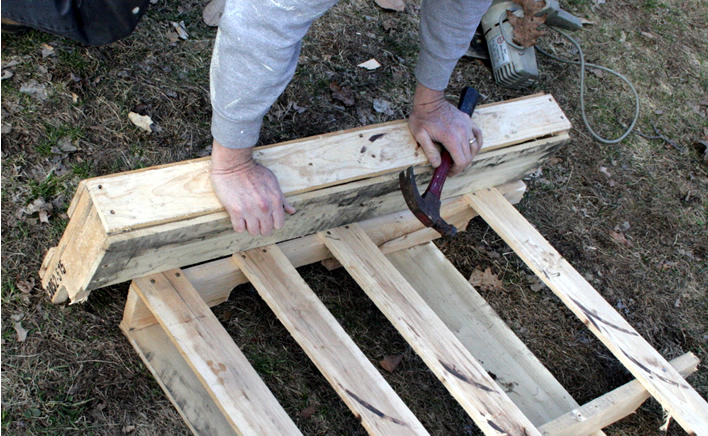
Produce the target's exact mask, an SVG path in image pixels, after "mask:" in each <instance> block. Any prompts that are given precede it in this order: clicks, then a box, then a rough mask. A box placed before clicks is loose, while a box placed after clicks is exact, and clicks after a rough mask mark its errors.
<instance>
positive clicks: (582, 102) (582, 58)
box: [507, 29, 639, 144]
mask: <svg viewBox="0 0 708 436" xmlns="http://www.w3.org/2000/svg"><path fill="white" fill-rule="evenodd" d="M553 30H555V31H556V32H558V33H560V34H561V35H563V36H565V37H566V38H568V40H569V41H570V42H572V43H573V45H575V48H577V49H578V57H579V58H580V60H579V61H574V60H570V59H563V58H559V57H557V56H554V55H552V54H550V53H548V52H546V51H545V50H543V49H541V48H539V47H538V46H537V47H536V50H538V51H539V52H540V53H541V54H543V55H545V56H548V57H549V58H551V59H553V60H556V61H558V62H563V63H567V64H574V65H580V112H581V114H582V116H583V123H585V127H586V128H587V129H588V132H590V134H591V135H592V136H593V138H595V139H597V140H598V141H600V142H602V143H604V144H617V143H619V142H621V141H622V140H623V139H624V138H626V137H627V136H628V135H629V134H630V133H632V131H633V130H634V126H635V125H636V124H637V121H638V120H639V94H637V90H636V89H635V88H634V85H632V83H631V82H630V81H629V80H628V79H627V78H626V77H624V76H623V75H622V74H620V73H618V72H617V71H614V70H611V69H609V68H606V67H603V66H600V65H595V64H590V63H586V62H585V55H583V50H582V49H581V48H580V44H579V43H578V41H576V40H575V39H573V38H572V37H571V36H570V35H568V34H567V33H565V32H563V31H562V30H558V29H553ZM507 43H508V40H507ZM586 68H598V69H600V70H603V71H607V72H608V73H610V74H613V75H615V76H617V77H619V78H620V79H622V80H624V82H625V83H626V84H627V85H629V87H630V89H631V90H632V92H633V93H634V102H635V105H634V117H633V118H632V122H631V123H630V124H629V127H627V129H626V130H625V131H624V133H623V134H622V135H621V136H620V137H618V138H617V139H607V138H603V137H602V136H600V135H599V134H598V133H596V132H595V130H593V128H592V127H591V126H590V122H589V121H588V117H587V115H586V114H585V69H586Z"/></svg>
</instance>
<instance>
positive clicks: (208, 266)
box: [123, 181, 526, 330]
mask: <svg viewBox="0 0 708 436" xmlns="http://www.w3.org/2000/svg"><path fill="white" fill-rule="evenodd" d="M498 189H499V191H500V192H502V193H503V194H504V196H505V198H507V199H508V200H509V201H510V202H511V203H514V204H515V203H518V202H519V201H521V198H522V197H523V194H524V192H525V191H526V185H525V184H524V183H523V182H521V181H516V182H513V183H508V184H506V185H502V186H499V187H498ZM441 215H442V216H443V217H444V218H445V219H446V220H447V221H448V222H449V223H452V224H453V225H456V226H457V227H458V228H459V229H464V228H465V227H466V226H467V222H468V221H469V220H470V219H472V218H474V217H475V216H476V213H475V212H474V210H473V209H471V208H470V207H469V206H468V205H467V202H466V201H465V200H464V199H463V198H462V197H461V196H460V197H453V198H449V199H446V200H444V201H443V204H442V208H441ZM360 225H361V226H362V228H363V229H364V230H365V231H366V233H367V234H368V235H369V237H370V238H371V239H372V240H373V241H374V242H375V243H376V245H378V246H379V248H380V249H381V251H382V252H383V253H384V254H387V253H391V252H393V251H397V250H402V249H405V248H408V247H411V246H414V245H418V244H422V243H425V242H428V241H431V240H433V239H437V238H439V237H440V234H439V233H438V232H436V231H435V230H433V229H430V228H428V227H424V226H423V225H422V224H421V223H420V221H418V219H417V218H415V216H414V215H413V214H412V213H411V212H410V211H408V210H403V211H400V212H395V213H392V214H389V215H385V216H382V217H377V218H372V219H368V220H365V221H362V222H361V223H360ZM278 247H280V250H281V251H283V253H285V255H286V256H287V258H288V259H289V260H290V262H291V263H292V264H293V265H294V266H295V267H300V266H303V265H309V264H311V263H315V262H319V261H322V260H326V259H328V258H329V259H330V260H332V259H331V258H330V256H331V255H330V253H329V250H327V248H326V247H325V245H324V243H322V241H321V240H320V239H319V238H318V237H317V235H316V234H313V235H309V236H304V237H301V238H297V239H291V240H288V241H283V242H280V243H278ZM183 272H184V275H185V276H186V277H187V278H188V279H189V281H190V282H192V284H193V285H194V287H195V288H196V289H197V290H198V292H199V294H200V295H201V296H202V298H203V299H204V301H205V302H206V303H207V304H208V305H209V306H215V305H217V304H220V303H222V302H224V301H226V300H227V299H228V298H229V294H230V293H231V290H232V289H233V288H234V287H236V286H238V285H241V284H243V283H247V282H248V279H247V278H246V276H245V275H244V274H243V273H242V272H241V270H240V269H239V268H238V267H237V266H236V264H234V263H233V262H232V261H231V259H230V258H225V259H219V260H215V261H211V262H207V263H204V264H201V265H197V266H194V267H191V268H184V269H183ZM156 322H157V320H156V319H155V317H154V316H153V314H152V312H151V311H150V309H149V308H148V307H147V306H146V305H145V303H143V301H142V300H141V299H140V298H135V297H131V295H130V294H129V295H128V303H127V304H126V309H125V312H124V317H123V325H124V326H125V327H126V328H128V329H131V330H135V329H141V328H144V327H148V326H150V325H152V324H155V323H156Z"/></svg>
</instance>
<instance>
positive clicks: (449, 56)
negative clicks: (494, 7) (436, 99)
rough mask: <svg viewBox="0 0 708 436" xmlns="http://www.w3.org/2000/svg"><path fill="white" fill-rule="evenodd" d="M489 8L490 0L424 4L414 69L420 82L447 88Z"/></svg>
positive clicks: (436, 0)
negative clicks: (418, 48)
mask: <svg viewBox="0 0 708 436" xmlns="http://www.w3.org/2000/svg"><path fill="white" fill-rule="evenodd" d="M490 4H491V0H423V6H422V8H421V11H420V53H419V54H418V63H417V64H416V68H415V77H416V79H417V80H418V82H420V83H421V84H422V85H424V86H426V87H428V88H430V89H434V90H437V91H441V90H443V89H445V88H446V87H447V84H448V82H449V81H450V75H451V74H452V70H453V69H454V68H455V65H456V64H457V61H458V60H459V59H460V58H461V57H462V55H464V54H465V52H466V51H467V48H468V47H469V44H470V41H471V40H472V37H473V36H474V32H475V30H476V29H477V26H478V25H479V22H480V20H481V19H482V15H484V13H485V12H486V11H487V9H488V8H489V5H490Z"/></svg>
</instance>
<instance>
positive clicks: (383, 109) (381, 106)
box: [374, 98, 393, 116]
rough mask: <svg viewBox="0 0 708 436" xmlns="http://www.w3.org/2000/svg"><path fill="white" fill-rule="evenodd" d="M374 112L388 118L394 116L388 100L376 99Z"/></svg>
mask: <svg viewBox="0 0 708 436" xmlns="http://www.w3.org/2000/svg"><path fill="white" fill-rule="evenodd" d="M374 110H375V111H376V112H378V113H381V114H385V115H388V116H393V110H392V109H391V102H390V101H386V100H381V99H380V98H375V99H374Z"/></svg>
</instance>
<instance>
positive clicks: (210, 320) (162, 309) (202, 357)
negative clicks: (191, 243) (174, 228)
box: [132, 270, 300, 435]
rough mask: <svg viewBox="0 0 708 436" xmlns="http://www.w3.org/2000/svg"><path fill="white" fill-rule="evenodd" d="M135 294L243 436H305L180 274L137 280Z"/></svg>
mask: <svg viewBox="0 0 708 436" xmlns="http://www.w3.org/2000/svg"><path fill="white" fill-rule="evenodd" d="M132 288H133V289H134V290H135V291H136V292H137V294H138V295H139V296H140V298H142V299H143V300H144V301H145V303H146V304H147V305H148V307H149V308H150V310H151V311H152V312H153V313H154V314H155V317H156V318H157V319H158V321H159V322H160V326H161V327H162V329H163V330H164V332H165V333H166V334H167V336H169V338H170V340H171V341H172V343H173V344H174V345H175V347H176V348H177V350H179V353H180V354H181V356H182V357H183V358H184V361H186V362H187V364H188V365H189V367H190V369H191V370H192V372H193V373H194V374H196V376H197V377H198V379H199V381H200V382H201V384H202V386H203V387H204V388H205V390H206V391H207V392H208V393H209V396H210V397H211V399H212V400H213V401H214V403H215V404H216V405H217V406H218V408H219V410H221V412H222V413H223V415H224V417H225V418H226V420H227V421H228V423H229V425H230V426H231V428H232V429H233V430H234V431H235V432H236V433H237V434H252V435H267V434H268V435H270V434H273V435H276V434H277V435H280V434H283V435H285V434H287V435H297V434H300V431H299V430H298V428H297V427H296V426H295V424H294V423H293V422H292V420H290V418H289V417H288V415H287V414H286V413H285V411H284V410H283V408H282V407H281V406H280V404H279V403H278V401H277V400H276V399H275V397H274V396H273V394H272V393H271V392H270V390H269V389H268V387H266V385H265V383H263V380H261V378H260V377H259V376H258V373H256V371H255V370H254V369H253V367H252V366H251V365H250V364H249V363H248V360H246V357H245V356H244V355H243V353H242V352H241V350H239V348H238V347H237V346H236V344H235V343H234V341H233V340H232V339H231V337H230V336H229V334H228V333H227V332H226V330H224V328H223V327H222V326H221V324H220V323H219V321H218V320H217V319H216V317H215V316H214V314H213V313H212V312H211V310H210V309H209V307H208V306H207V305H206V303H205V302H204V300H202V298H201V297H200V296H199V294H198V293H197V291H196V290H195V289H194V287H193V286H192V284H191V283H190V282H189V280H187V279H186V278H185V277H184V275H183V274H182V273H181V271H180V270H172V271H168V272H164V273H159V274H154V275H152V276H149V277H144V278H141V279H137V280H134V281H133V285H132Z"/></svg>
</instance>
